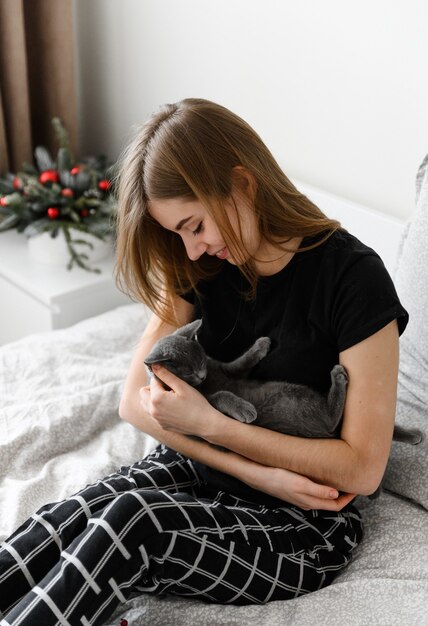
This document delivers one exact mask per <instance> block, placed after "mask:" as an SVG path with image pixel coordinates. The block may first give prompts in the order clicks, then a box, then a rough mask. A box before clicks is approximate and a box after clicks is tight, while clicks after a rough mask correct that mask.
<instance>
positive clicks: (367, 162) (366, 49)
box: [74, 0, 428, 217]
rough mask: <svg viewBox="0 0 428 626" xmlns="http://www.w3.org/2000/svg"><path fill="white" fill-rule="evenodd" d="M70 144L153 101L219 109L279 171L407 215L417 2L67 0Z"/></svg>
mask: <svg viewBox="0 0 428 626" xmlns="http://www.w3.org/2000/svg"><path fill="white" fill-rule="evenodd" d="M74 1H75V17H76V37H77V43H78V46H77V55H78V71H79V75H78V84H79V103H80V124H81V128H80V133H81V151H82V152H83V153H85V154H87V153H90V152H104V153H107V154H108V155H109V156H110V157H111V158H113V159H114V158H116V157H117V156H118V154H119V152H120V150H121V149H122V147H123V146H124V145H125V144H126V142H127V141H128V140H129V137H130V136H131V133H132V127H133V125H134V124H137V123H140V122H142V121H144V120H145V118H146V117H147V116H148V115H149V114H150V113H151V112H152V111H154V110H156V109H157V108H158V107H159V105H160V104H162V103H164V102H174V101H176V100H178V99H180V98H183V97H188V96H196V97H204V98H209V99H211V100H215V101H217V102H219V103H221V104H223V105H225V106H228V107H229V108H231V109H232V110H234V111H235V112H236V113H238V114H239V115H241V116H242V117H244V118H245V119H246V120H247V121H248V122H249V123H250V124H252V125H253V127H254V128H255V129H256V130H257V131H258V132H259V134H260V135H261V136H262V137H263V139H264V140H265V141H266V143H267V144H268V145H269V147H270V148H271V150H272V151H273V153H274V154H275V156H276V157H277V158H278V160H279V162H280V163H281V165H282V166H283V168H284V170H285V171H286V173H287V174H288V175H289V176H291V177H293V178H297V179H300V180H302V181H306V182H309V183H311V184H313V185H317V186H320V187H322V188H324V189H327V190H329V191H331V192H333V193H337V194H340V195H343V196H345V197H348V198H350V199H352V200H354V201H357V202H361V203H363V204H367V205H369V206H372V207H374V208H377V209H378V210H381V211H384V212H387V213H390V214H392V215H396V216H398V217H407V216H408V215H409V214H410V213H411V211H412V210H413V199H414V177H415V173H416V168H417V166H418V165H419V163H420V162H421V161H422V158H423V157H424V155H425V153H426V152H428V80H427V78H428V2H427V0H359V2H353V3H350V2H344V1H343V0H323V1H320V0H74Z"/></svg>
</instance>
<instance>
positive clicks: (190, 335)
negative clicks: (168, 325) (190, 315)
mask: <svg viewBox="0 0 428 626" xmlns="http://www.w3.org/2000/svg"><path fill="white" fill-rule="evenodd" d="M201 325H202V320H195V321H194V322H190V324H185V325H184V326H182V327H181V328H179V329H178V330H176V331H174V332H173V333H172V334H173V335H179V336H180V337H187V339H194V338H195V335H196V333H197V332H198V330H199V329H200V327H201Z"/></svg>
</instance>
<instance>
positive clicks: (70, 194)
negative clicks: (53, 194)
mask: <svg viewBox="0 0 428 626" xmlns="http://www.w3.org/2000/svg"><path fill="white" fill-rule="evenodd" d="M61 195H62V196H64V197H65V198H72V197H73V196H74V191H73V190H72V189H70V187H64V189H62V191H61Z"/></svg>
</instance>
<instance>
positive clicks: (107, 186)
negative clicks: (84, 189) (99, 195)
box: [98, 178, 110, 191]
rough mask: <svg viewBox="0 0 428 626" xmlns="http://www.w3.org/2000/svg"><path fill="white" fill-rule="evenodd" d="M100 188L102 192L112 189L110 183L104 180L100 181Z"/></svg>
mask: <svg viewBox="0 0 428 626" xmlns="http://www.w3.org/2000/svg"><path fill="white" fill-rule="evenodd" d="M98 187H99V189H101V191H107V189H110V181H109V180H107V179H106V178H104V179H103V180H100V182H99V183H98Z"/></svg>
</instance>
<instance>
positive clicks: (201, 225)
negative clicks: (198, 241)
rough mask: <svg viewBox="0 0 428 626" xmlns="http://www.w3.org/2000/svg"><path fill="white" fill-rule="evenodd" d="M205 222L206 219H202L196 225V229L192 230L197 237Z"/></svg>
mask: <svg viewBox="0 0 428 626" xmlns="http://www.w3.org/2000/svg"><path fill="white" fill-rule="evenodd" d="M203 223H204V220H201V221H200V222H199V224H198V225H197V226H196V228H195V230H192V235H194V236H195V237H196V235H199V233H200V232H202V229H203Z"/></svg>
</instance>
